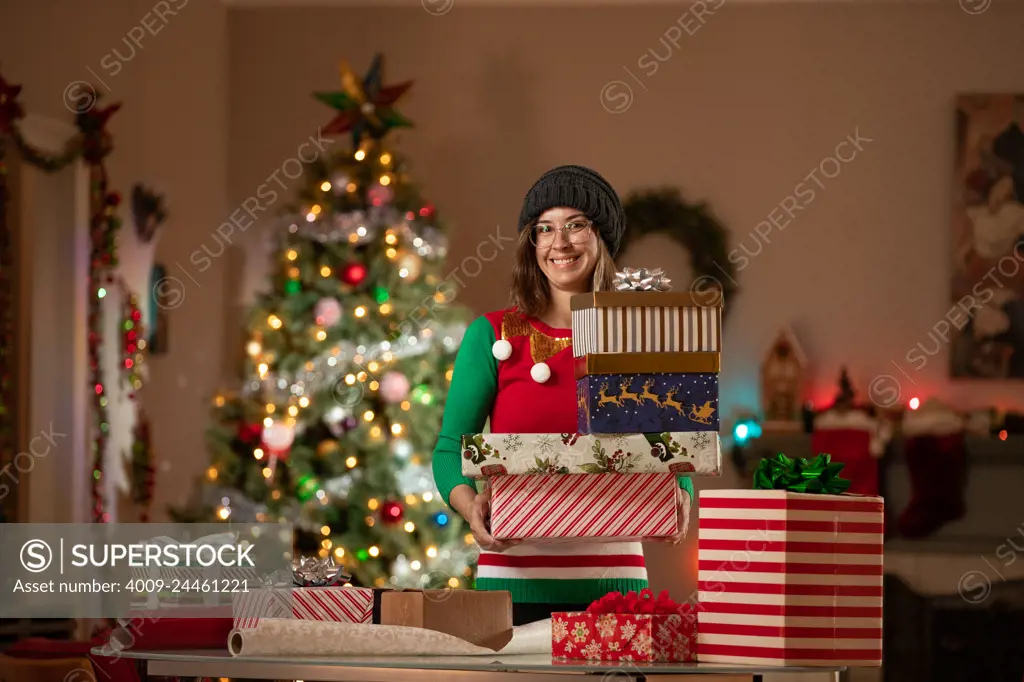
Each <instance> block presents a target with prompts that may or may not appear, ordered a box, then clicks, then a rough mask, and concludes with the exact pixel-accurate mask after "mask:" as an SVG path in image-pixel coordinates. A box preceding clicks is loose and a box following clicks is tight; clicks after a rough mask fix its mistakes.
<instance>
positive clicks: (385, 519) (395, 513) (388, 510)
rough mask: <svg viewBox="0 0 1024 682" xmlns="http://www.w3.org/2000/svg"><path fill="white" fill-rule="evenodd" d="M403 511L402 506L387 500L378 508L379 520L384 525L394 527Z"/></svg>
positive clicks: (400, 518)
mask: <svg viewBox="0 0 1024 682" xmlns="http://www.w3.org/2000/svg"><path fill="white" fill-rule="evenodd" d="M404 511H405V510H403V509H402V505H401V503H399V502H395V501H394V500H389V501H387V502H385V503H384V504H382V505H381V506H380V520H381V523H384V524H386V525H394V524H396V523H398V522H399V521H401V520H402V514H403V513H404Z"/></svg>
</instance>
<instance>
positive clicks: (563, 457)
mask: <svg viewBox="0 0 1024 682" xmlns="http://www.w3.org/2000/svg"><path fill="white" fill-rule="evenodd" d="M462 473H463V475H465V476H469V477H471V478H485V477H488V476H496V475H504V474H604V473H608V474H611V473H618V474H627V473H647V474H651V473H674V474H677V475H680V476H720V475H721V473H722V446H721V441H720V438H719V435H718V434H717V433H712V432H708V431H691V432H685V433H646V434H637V433H615V434H603V435H600V436H594V435H581V434H576V433H522V434H512V433H508V434H501V433H474V434H468V435H465V436H463V437H462Z"/></svg>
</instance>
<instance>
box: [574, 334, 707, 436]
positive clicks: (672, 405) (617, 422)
mask: <svg viewBox="0 0 1024 682" xmlns="http://www.w3.org/2000/svg"><path fill="white" fill-rule="evenodd" d="M612 355H618V354H608V353H602V354H599V355H587V356H583V357H581V358H577V359H576V401H577V414H578V416H579V424H578V430H579V432H580V433H585V434H590V433H657V432H664V431H718V426H719V423H718V369H719V365H718V363H719V354H718V353H650V354H646V353H629V354H622V355H620V356H618V357H609V356H612ZM673 356H674V357H673ZM679 356H686V357H685V358H680V357H679ZM623 365H625V366H629V367H630V368H631V369H632V370H633V371H622V372H615V371H611V370H614V369H615V368H618V367H623ZM684 365H685V367H686V368H689V369H694V370H702V371H686V372H679V371H672V370H674V369H679V368H682V367H683V366H684ZM659 369H661V370H662V371H657V370H659Z"/></svg>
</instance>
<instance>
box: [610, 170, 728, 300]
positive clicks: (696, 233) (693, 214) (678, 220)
mask: <svg viewBox="0 0 1024 682" xmlns="http://www.w3.org/2000/svg"><path fill="white" fill-rule="evenodd" d="M623 207H624V208H625V211H626V223H627V224H628V225H629V229H628V230H626V234H625V235H624V237H623V239H622V244H621V245H620V247H619V252H620V253H623V252H625V251H626V249H627V248H628V246H629V245H630V244H631V243H633V242H636V241H638V240H639V239H641V238H642V237H644V236H645V235H649V234H666V235H668V236H669V237H672V238H673V239H675V240H676V241H678V242H679V243H680V244H681V245H682V246H683V247H685V248H686V250H687V251H689V252H690V267H691V268H692V269H693V272H694V281H693V284H692V285H691V286H690V287H688V288H690V289H692V290H694V291H695V292H697V293H699V292H710V289H712V288H718V289H719V290H720V291H721V292H722V300H724V301H731V300H732V296H733V295H735V294H736V293H737V292H738V291H739V284H738V283H737V282H736V269H735V268H734V267H733V264H732V263H731V262H730V261H729V242H728V234H727V233H726V230H725V227H724V226H723V225H722V223H721V222H719V221H718V219H717V218H716V217H715V216H714V214H713V213H712V212H711V210H710V209H709V208H708V206H707V204H705V203H703V202H702V203H698V204H688V203H686V202H685V201H684V200H683V198H682V196H681V194H680V192H679V190H677V189H674V188H663V189H654V190H644V191H641V192H635V193H633V194H631V195H630V196H629V197H627V198H626V201H625V203H624V205H623ZM723 308H724V310H723V311H722V314H723V316H724V315H725V314H726V313H728V311H729V308H728V307H725V306H723Z"/></svg>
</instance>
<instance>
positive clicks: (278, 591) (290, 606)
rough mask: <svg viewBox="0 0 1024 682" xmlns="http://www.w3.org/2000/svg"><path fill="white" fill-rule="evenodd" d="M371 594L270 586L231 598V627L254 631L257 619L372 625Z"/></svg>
mask: <svg viewBox="0 0 1024 682" xmlns="http://www.w3.org/2000/svg"><path fill="white" fill-rule="evenodd" d="M373 599H374V591H373V589H371V588H368V587H271V588H266V587H263V588H259V589H256V590H251V591H249V592H240V593H238V594H235V595H234V596H233V598H232V602H231V605H232V615H233V617H234V621H235V623H234V625H235V628H237V629H240V630H244V629H251V628H255V627H256V626H257V625H258V624H259V621H260V618H298V619H300V620H319V621H326V622H333V623H372V622H373Z"/></svg>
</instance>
